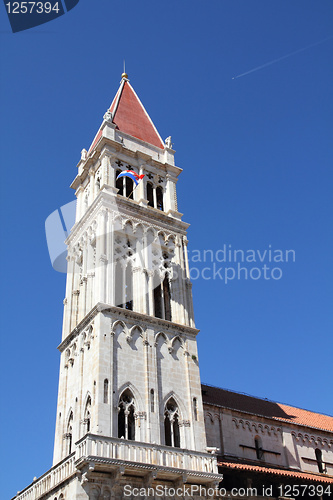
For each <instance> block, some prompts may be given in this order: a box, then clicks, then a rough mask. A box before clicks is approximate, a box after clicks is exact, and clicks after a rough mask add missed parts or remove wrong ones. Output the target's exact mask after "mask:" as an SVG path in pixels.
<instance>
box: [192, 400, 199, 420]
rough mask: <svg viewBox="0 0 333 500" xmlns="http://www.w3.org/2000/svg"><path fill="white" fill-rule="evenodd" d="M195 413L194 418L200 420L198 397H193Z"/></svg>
mask: <svg viewBox="0 0 333 500" xmlns="http://www.w3.org/2000/svg"><path fill="white" fill-rule="evenodd" d="M193 413H194V420H198V401H197V398H193Z"/></svg>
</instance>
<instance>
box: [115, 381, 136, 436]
mask: <svg viewBox="0 0 333 500" xmlns="http://www.w3.org/2000/svg"><path fill="white" fill-rule="evenodd" d="M118 437H119V438H124V439H129V440H132V441H134V440H135V400H134V396H133V394H132V393H131V391H130V390H129V389H126V391H124V392H123V393H122V395H121V396H120V398H119V405H118Z"/></svg>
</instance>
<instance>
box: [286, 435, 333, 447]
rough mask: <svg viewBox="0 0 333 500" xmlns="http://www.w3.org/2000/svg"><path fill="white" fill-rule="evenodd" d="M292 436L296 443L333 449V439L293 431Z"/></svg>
mask: <svg viewBox="0 0 333 500" xmlns="http://www.w3.org/2000/svg"><path fill="white" fill-rule="evenodd" d="M291 434H292V436H293V438H294V439H295V440H296V441H302V442H303V443H313V444H314V445H315V446H322V447H324V446H327V447H328V448H331V447H332V446H333V439H328V438H321V437H320V436H314V435H309V434H303V433H302V432H297V433H296V432H295V431H293V432H292V433H291Z"/></svg>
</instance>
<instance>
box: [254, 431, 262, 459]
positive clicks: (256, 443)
mask: <svg viewBox="0 0 333 500" xmlns="http://www.w3.org/2000/svg"><path fill="white" fill-rule="evenodd" d="M254 446H255V449H256V457H257V459H258V460H263V459H264V452H263V449H262V443H261V439H260V437H259V436H256V437H255V438H254Z"/></svg>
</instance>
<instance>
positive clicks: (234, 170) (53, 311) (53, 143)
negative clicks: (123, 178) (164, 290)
mask: <svg viewBox="0 0 333 500" xmlns="http://www.w3.org/2000/svg"><path fill="white" fill-rule="evenodd" d="M332 16H333V5H332V2H330V1H329V0H321V1H320V2H318V1H309V0H299V1H298V0H293V1H292V2H291V1H290V0H279V1H276V0H271V1H269V2H268V1H267V0H251V1H245V0H244V1H240V0H212V1H210V2H208V1H206V0H205V1H204V0H200V1H199V0H192V1H191V2H190V1H187V0H182V1H179V0H178V1H174V0H170V1H169V2H167V3H166V2H161V1H156V0H155V1H151V0H145V1H144V2H134V1H132V0H124V1H122V2H119V1H118V2H114V1H110V0H99V2H93V1H92V0H90V1H89V0H81V1H80V2H79V4H78V6H77V7H75V8H74V9H73V10H72V11H71V12H70V13H68V14H66V15H65V16H63V17H61V18H59V19H56V20H54V21H52V22H51V23H48V24H45V25H43V26H41V27H38V28H34V29H31V30H29V31H26V32H22V33H17V34H12V33H11V32H10V26H9V22H8V20H7V18H6V15H5V9H4V7H3V8H2V14H1V24H0V37H1V44H2V52H1V73H2V76H1V108H2V116H1V143H2V146H1V157H2V162H1V163H2V170H1V212H2V245H1V252H2V280H1V281H2V305H3V306H4V307H3V313H2V332H3V333H2V352H3V357H2V363H1V369H2V412H1V418H2V429H3V431H4V430H5V432H2V450H3V453H2V457H3V460H4V463H3V470H6V479H7V481H6V482H7V484H6V485H4V484H2V486H1V492H2V495H3V498H10V497H11V496H13V495H14V494H15V493H16V492H17V491H18V490H21V489H23V488H24V487H25V486H26V485H28V484H29V483H30V482H31V480H32V479H33V477H34V476H37V477H38V476H39V475H41V474H42V473H44V472H45V471H46V470H47V469H48V468H49V467H50V465H51V461H52V451H53V438H54V422H55V413H56V398H57V384H58V370H59V353H58V351H57V349H56V346H57V345H58V344H59V343H60V338H61V326H62V300H63V297H64V293H65V276H64V275H62V274H59V273H56V272H55V271H53V269H52V267H51V264H50V261H49V257H48V253H47V247H46V241H45V234H44V222H45V219H46V218H47V216H48V215H49V214H50V213H51V212H53V211H54V210H55V209H56V208H58V207H60V206H61V205H63V204H65V203H67V202H69V201H71V200H72V199H73V197H74V193H73V192H72V190H71V189H69V185H70V183H71V181H72V180H73V178H74V177H75V175H76V164H77V162H78V160H79V157H80V151H81V149H82V148H83V147H85V148H87V149H88V147H89V145H90V143H91V141H92V139H93V137H94V135H95V133H96V131H97V129H98V127H99V125H100V122H101V120H102V116H103V114H104V112H105V111H106V109H107V107H108V106H109V104H110V103H111V100H112V98H113V96H114V94H115V92H116V90H117V88H118V85H119V81H120V75H121V72H122V64H123V59H124V58H125V59H126V69H127V72H128V74H129V78H130V81H131V84H132V85H133V87H134V88H135V90H136V92H137V93H138V95H139V97H140V99H141V100H142V102H143V104H144V105H145V107H146V109H147V111H148V112H149V114H150V116H151V117H152V119H153V121H154V123H155V125H156V127H157V128H158V130H159V132H160V134H161V136H162V137H163V138H165V137H167V136H169V135H171V136H172V140H173V143H174V148H175V149H176V151H177V154H176V163H177V165H178V166H180V167H181V168H183V170H184V171H183V173H182V175H181V178H180V180H179V183H178V201H179V209H180V211H181V212H183V213H184V214H185V215H184V220H185V221H188V222H189V223H190V224H191V227H190V229H189V235H188V237H189V249H190V250H191V251H193V250H200V251H201V252H202V251H203V250H204V249H213V250H214V251H216V250H218V249H221V248H223V245H227V246H228V245H231V246H232V248H233V249H243V250H247V249H258V250H260V251H264V250H265V249H268V248H269V245H271V248H272V249H282V250H283V251H285V250H287V249H293V250H294V251H295V255H296V261H295V262H289V263H283V264H281V265H280V267H281V269H282V271H283V276H282V278H281V279H280V280H272V279H271V280H264V279H259V280H256V281H254V280H244V279H241V280H232V281H231V282H229V283H228V284H225V282H224V281H221V280H220V279H215V280H204V279H202V278H200V279H197V280H194V283H193V295H194V307H195V318H196V324H197V326H198V328H200V330H201V333H200V334H199V337H198V343H199V361H200V366H201V377H202V381H203V382H206V383H210V384H213V385H217V386H220V387H224V388H228V389H232V390H236V391H240V392H245V393H248V394H252V395H255V396H259V397H263V398H268V399H272V400H275V401H280V402H284V403H288V404H293V405H295V406H299V407H303V408H307V409H310V410H314V411H319V412H323V413H328V414H333V403H332V394H331V387H332V315H331V311H330V308H331V305H332V243H333V242H332V229H331V228H332V220H331V219H332V202H331V195H332V180H333V176H332V165H333V162H332V157H333V151H332V149H333V148H332V101H333V98H332V77H333V67H332V49H333V38H328V37H331V36H332V35H333V31H332ZM326 38H328V39H327V40H325V41H324V42H323V43H320V44H317V45H313V44H316V43H317V42H318V41H321V40H324V39H326ZM310 45H313V46H311V47H309V48H307V49H306V50H304V51H301V52H298V53H297V54H294V55H291V56H290V57H288V58H285V59H283V60H280V61H278V62H276V63H275V64H272V65H269V66H266V67H264V68H262V69H260V70H258V71H255V72H252V73H250V74H248V75H245V76H243V77H240V78H237V79H233V77H235V76H237V75H240V74H242V73H245V72H247V71H250V70H251V69H253V68H256V67H258V66H261V65H264V64H265V63H268V62H270V61H273V60H275V59H278V58H280V57H283V56H285V55H287V54H289V53H292V52H294V51H297V50H298V49H301V48H304V47H307V46H310ZM192 265H193V266H194V265H195V264H194V263H192ZM221 265H223V264H222V263H221ZM267 265H269V264H268V263H267ZM202 267H203V266H201V268H200V269H202Z"/></svg>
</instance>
